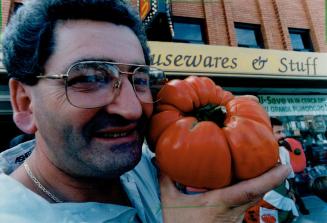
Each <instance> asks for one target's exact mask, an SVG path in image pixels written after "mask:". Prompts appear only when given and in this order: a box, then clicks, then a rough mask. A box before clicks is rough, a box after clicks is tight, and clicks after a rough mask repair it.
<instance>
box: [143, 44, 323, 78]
mask: <svg viewBox="0 0 327 223" xmlns="http://www.w3.org/2000/svg"><path fill="white" fill-rule="evenodd" d="M149 46H150V48H151V52H152V58H153V65H154V66H157V67H159V68H162V69H163V70H165V71H167V72H168V73H170V74H177V75H191V74H195V75H206V76H210V75H212V76H241V77H246V76H249V77H253V76H254V77H277V78H304V79H307V78H308V79H327V53H312V52H295V51H281V50H267V49H248V48H240V47H227V46H213V45H200V44H185V43H169V42H149Z"/></svg>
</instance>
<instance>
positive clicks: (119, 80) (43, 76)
mask: <svg viewBox="0 0 327 223" xmlns="http://www.w3.org/2000/svg"><path fill="white" fill-rule="evenodd" d="M84 63H105V64H111V65H115V68H116V69H117V71H118V77H117V80H116V82H115V83H114V84H113V88H115V89H120V87H121V83H122V76H123V74H125V75H127V76H133V75H134V74H135V73H134V72H135V71H136V70H137V69H138V68H139V67H147V68H149V69H155V70H157V71H161V72H162V73H163V75H164V82H165V83H166V82H167V81H168V79H167V78H166V77H165V72H164V71H163V70H161V69H159V68H156V67H153V66H150V65H143V64H129V63H119V62H112V61H103V60H85V61H78V62H75V63H73V64H71V65H70V66H69V68H68V69H67V72H66V73H64V74H45V73H40V75H38V76H36V78H38V79H50V80H58V79H63V80H64V82H65V95H66V99H67V101H68V102H69V104H71V105H72V106H74V107H77V108H83V109H93V108H100V107H103V106H105V105H108V104H110V102H108V104H104V105H101V106H95V107H81V106H77V105H74V103H72V102H71V101H70V98H69V97H68V93H67V85H68V82H67V80H68V77H69V75H68V74H69V71H70V70H71V69H72V68H73V67H74V66H76V65H77V64H84ZM118 65H124V66H133V67H136V68H135V69H134V70H133V72H129V71H122V70H121V69H120V68H119V66H118ZM131 84H132V86H133V90H134V93H135V95H136V97H137V98H138V100H139V101H140V102H142V103H149V104H154V103H156V102H158V101H159V100H160V99H158V100H156V101H153V102H152V103H150V102H143V101H141V99H140V98H139V97H138V95H137V93H136V90H135V86H134V83H131ZM150 89H151V87H150ZM113 100H114V98H113Z"/></svg>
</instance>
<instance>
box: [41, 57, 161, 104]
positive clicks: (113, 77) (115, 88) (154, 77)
mask: <svg viewBox="0 0 327 223" xmlns="http://www.w3.org/2000/svg"><path fill="white" fill-rule="evenodd" d="M122 69H124V71H123V70H122ZM125 70H126V71H125ZM123 75H127V76H128V79H129V80H130V81H131V83H132V85H133V88H134V92H135V94H136V96H137V98H138V99H139V100H140V101H141V102H143V103H155V102H157V101H158V100H160V99H158V98H157V99H155V100H154V99H153V95H155V94H156V93H157V92H158V91H159V90H160V89H161V88H162V87H163V85H164V84H165V83H166V82H167V79H166V76H165V73H164V72H163V71H162V70H160V69H157V68H154V67H151V66H147V65H137V64H124V63H116V62H108V61H81V62H77V63H74V64H72V65H71V66H70V67H69V68H68V71H67V72H66V73H65V74H46V75H39V76H37V78H40V79H43V78H46V79H63V80H64V81H65V91H66V97H67V100H68V101H69V103H70V104H71V105H73V106H75V107H78V108H97V107H102V106H105V105H107V104H110V103H111V102H112V101H113V100H114V98H115V97H116V96H117V95H118V93H119V90H120V86H121V83H122V78H123Z"/></svg>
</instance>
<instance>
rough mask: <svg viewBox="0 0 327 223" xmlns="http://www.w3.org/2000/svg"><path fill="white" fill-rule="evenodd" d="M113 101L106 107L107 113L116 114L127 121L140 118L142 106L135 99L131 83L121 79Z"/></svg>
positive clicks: (124, 78) (125, 78)
mask: <svg viewBox="0 0 327 223" xmlns="http://www.w3.org/2000/svg"><path fill="white" fill-rule="evenodd" d="M117 90H118V92H117V95H116V97H115V98H114V100H113V101H112V102H111V103H110V104H109V105H107V107H106V109H107V112H108V113H110V114H118V115H120V116H122V117H124V118H126V119H128V120H137V119H139V118H140V117H141V116H142V106H141V103H140V101H139V99H138V98H137V96H136V94H135V92H134V88H133V85H132V83H131V82H130V81H129V80H128V78H127V77H126V76H125V77H122V80H121V84H120V88H119V89H117Z"/></svg>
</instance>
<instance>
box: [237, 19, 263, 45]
mask: <svg viewBox="0 0 327 223" xmlns="http://www.w3.org/2000/svg"><path fill="white" fill-rule="evenodd" d="M235 31H236V38H237V45H238V46H239V47H247V48H264V45H263V40H262V35H261V31H260V25H254V24H247V23H235Z"/></svg>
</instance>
